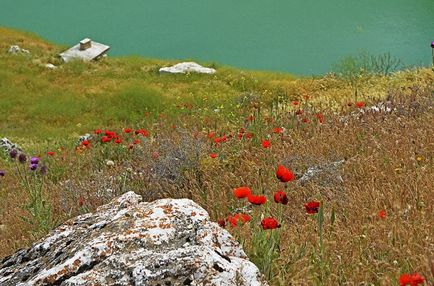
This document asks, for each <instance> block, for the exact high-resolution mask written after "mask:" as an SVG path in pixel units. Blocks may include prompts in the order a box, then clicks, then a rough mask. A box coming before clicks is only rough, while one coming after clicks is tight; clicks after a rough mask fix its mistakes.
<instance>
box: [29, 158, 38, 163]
mask: <svg viewBox="0 0 434 286" xmlns="http://www.w3.org/2000/svg"><path fill="white" fill-rule="evenodd" d="M38 163H39V158H38V157H32V158H31V159H30V164H35V165H38Z"/></svg>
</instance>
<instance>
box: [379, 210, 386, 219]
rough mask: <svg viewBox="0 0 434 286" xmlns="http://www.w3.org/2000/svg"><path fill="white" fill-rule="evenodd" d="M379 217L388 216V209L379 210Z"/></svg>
mask: <svg viewBox="0 0 434 286" xmlns="http://www.w3.org/2000/svg"><path fill="white" fill-rule="evenodd" d="M378 217H379V218H386V211H385V210H381V211H379V212H378Z"/></svg>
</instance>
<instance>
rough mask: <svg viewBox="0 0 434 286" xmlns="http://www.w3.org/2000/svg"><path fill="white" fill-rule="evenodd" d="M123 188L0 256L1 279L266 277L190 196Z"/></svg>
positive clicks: (193, 281)
mask: <svg viewBox="0 0 434 286" xmlns="http://www.w3.org/2000/svg"><path fill="white" fill-rule="evenodd" d="M140 201H141V197H140V196H139V195H136V194H134V193H133V192H129V193H126V194H124V195H123V196H121V197H119V198H117V199H115V200H113V201H112V202H111V203H110V204H108V205H104V206H102V207H100V208H98V210H97V211H96V213H93V214H85V215H81V216H79V217H77V218H75V219H72V220H69V221H68V222H66V223H65V224H64V225H62V226H60V227H58V228H57V229H56V230H54V231H53V232H52V233H51V234H50V235H48V236H47V237H46V238H44V239H42V240H41V241H39V242H38V243H36V244H34V245H33V246H32V247H31V248H29V249H26V250H20V251H18V252H17V253H15V254H14V255H12V256H10V257H7V258H5V259H3V261H2V262H0V285H3V286H8V285H21V286H24V285H69V286H72V285H76V286H77V285H154V286H156V285H162V286H163V285H249V286H250V285H266V282H264V281H263V280H262V278H261V275H260V273H259V271H258V269H257V268H256V266H255V265H254V264H253V263H251V262H249V261H248V259H247V257H246V255H245V253H244V252H243V250H242V249H241V247H240V246H239V244H238V243H237V242H236V241H235V240H234V239H233V238H232V237H231V235H230V234H229V233H228V232H227V231H226V230H224V229H222V228H220V227H219V226H218V225H217V224H216V223H214V222H211V221H210V220H209V217H208V214H207V212H206V211H205V210H204V209H203V208H201V207H200V206H198V205H197V204H195V203H194V202H193V201H191V200H188V199H177V200H175V199H162V200H157V201H154V202H151V203H144V202H140Z"/></svg>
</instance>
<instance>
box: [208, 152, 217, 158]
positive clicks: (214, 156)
mask: <svg viewBox="0 0 434 286" xmlns="http://www.w3.org/2000/svg"><path fill="white" fill-rule="evenodd" d="M209 156H210V157H211V158H213V159H215V158H217V154H216V153H211V154H209Z"/></svg>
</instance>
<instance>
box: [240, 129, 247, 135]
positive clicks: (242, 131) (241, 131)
mask: <svg viewBox="0 0 434 286" xmlns="http://www.w3.org/2000/svg"><path fill="white" fill-rule="evenodd" d="M245 131H246V130H245V129H244V128H240V131H238V132H239V133H241V134H243V133H244V132H245Z"/></svg>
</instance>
